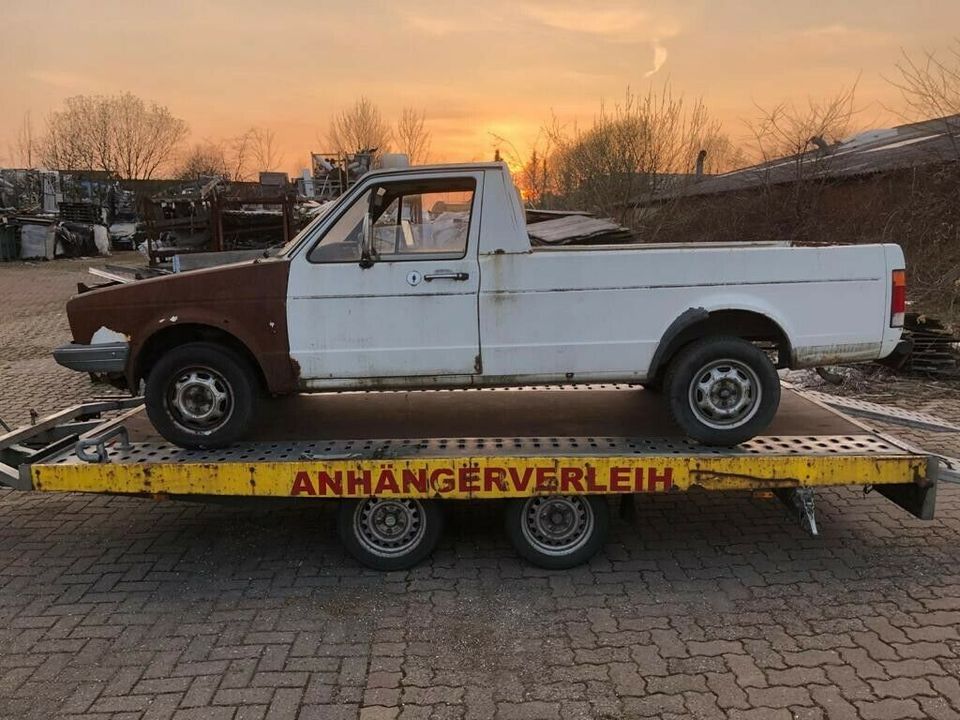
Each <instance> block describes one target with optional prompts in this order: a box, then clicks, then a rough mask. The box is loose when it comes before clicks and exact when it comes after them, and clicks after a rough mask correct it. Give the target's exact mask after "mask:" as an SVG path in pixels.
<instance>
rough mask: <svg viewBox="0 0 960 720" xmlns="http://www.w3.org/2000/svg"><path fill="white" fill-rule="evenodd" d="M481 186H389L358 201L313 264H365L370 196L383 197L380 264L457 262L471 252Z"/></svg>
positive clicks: (376, 235)
mask: <svg viewBox="0 0 960 720" xmlns="http://www.w3.org/2000/svg"><path fill="white" fill-rule="evenodd" d="M475 191H476V182H475V180H474V179H473V178H438V179H435V180H433V179H425V180H408V181H404V182H393V183H391V182H385V183H383V184H382V185H377V186H374V187H373V188H371V189H370V190H369V191H367V192H366V193H364V194H363V195H362V196H360V197H359V198H357V199H356V200H355V201H354V203H353V205H351V206H350V207H349V208H348V209H347V210H346V212H344V213H343V215H341V216H340V218H338V219H337V221H336V222H335V223H334V224H333V226H332V227H331V228H330V229H329V230H328V231H327V233H326V234H325V235H324V236H323V238H322V239H321V240H320V242H319V243H318V244H317V245H315V246H314V247H313V249H312V250H311V251H310V254H309V255H308V260H310V262H319V263H328V262H359V260H360V244H361V236H362V233H363V218H364V215H365V214H366V211H367V209H368V207H369V202H370V193H371V192H376V193H378V194H379V195H380V196H381V197H380V199H379V202H378V205H379V210H378V212H377V215H376V217H373V218H372V220H373V228H372V232H373V238H372V244H373V250H374V251H375V252H374V257H375V259H376V260H377V261H379V262H397V261H401V262H402V261H404V260H422V259H444V260H454V259H459V258H462V257H464V255H466V253H467V239H468V237H469V234H470V218H471V215H472V212H473V198H474V195H475Z"/></svg>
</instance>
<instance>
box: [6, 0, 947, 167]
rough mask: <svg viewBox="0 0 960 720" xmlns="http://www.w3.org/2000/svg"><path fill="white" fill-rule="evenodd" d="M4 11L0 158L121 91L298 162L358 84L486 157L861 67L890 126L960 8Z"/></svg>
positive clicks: (741, 3)
mask: <svg viewBox="0 0 960 720" xmlns="http://www.w3.org/2000/svg"><path fill="white" fill-rule="evenodd" d="M0 2H2V5H0V18H2V20H0V23H2V27H3V30H4V32H3V40H2V42H0V108H2V110H3V112H2V113H0V164H3V162H4V161H5V162H7V163H9V162H10V160H11V157H10V155H11V153H10V152H9V146H10V144H11V143H12V141H13V139H14V137H15V135H16V132H17V129H18V127H19V126H20V124H21V122H22V119H23V115H24V113H25V112H26V111H30V112H31V114H32V117H33V120H34V124H35V125H37V126H40V127H41V128H42V124H43V118H44V116H45V115H46V113H48V112H49V111H50V110H51V109H54V108H56V107H58V106H59V104H60V103H61V101H62V100H63V99H64V98H65V97H69V96H71V95H77V94H112V93H119V92H122V91H125V90H129V91H131V92H133V93H135V94H137V95H140V96H141V97H143V98H145V99H148V100H154V101H156V102H159V103H161V104H163V105H167V106H168V107H169V108H170V110H171V111H172V112H173V113H174V114H176V115H178V116H179V117H182V118H184V119H185V120H186V121H187V122H188V124H189V126H190V129H191V137H190V139H191V142H193V141H202V140H204V139H208V138H209V139H219V138H222V137H226V136H230V135H235V134H237V133H239V132H241V131H242V130H244V129H245V128H247V127H250V126H253V125H258V126H264V127H267V128H270V129H273V130H274V131H275V132H276V135H277V138H278V140H279V142H280V145H281V147H282V150H283V152H284V156H285V163H284V165H285V167H284V169H287V170H291V171H294V170H296V169H297V168H299V167H304V166H306V164H307V162H308V159H309V152H310V151H311V150H324V149H326V147H325V146H326V144H327V143H326V142H325V138H326V135H327V129H328V127H329V120H330V117H331V115H332V114H333V113H334V112H336V111H338V110H340V109H343V108H344V107H346V106H348V105H349V104H351V103H352V101H353V100H354V99H355V98H357V97H358V96H360V95H366V96H368V97H369V98H370V99H371V100H373V101H374V102H375V103H377V104H378V105H379V106H380V107H381V109H382V110H383V112H384V114H385V115H386V116H387V117H388V118H391V119H392V118H394V117H395V116H396V115H397V114H399V111H400V109H401V108H402V107H404V106H413V107H416V108H420V109H423V110H424V111H425V112H426V114H427V118H428V125H429V128H430V129H431V131H432V133H433V143H432V146H433V156H434V159H436V160H440V161H453V160H471V159H488V158H490V157H491V156H492V153H493V145H494V141H493V140H492V137H491V134H498V135H502V136H505V137H508V138H510V139H511V140H512V141H513V142H514V143H515V144H516V145H517V146H518V147H519V148H520V149H521V151H526V149H527V148H528V147H529V146H530V144H531V143H532V142H533V141H534V139H535V138H536V136H537V132H538V129H539V128H540V127H541V125H542V124H543V123H544V122H545V121H546V120H548V119H549V118H550V116H551V113H553V114H555V115H556V116H558V117H559V118H560V119H562V120H564V121H568V122H572V121H574V120H577V119H579V120H580V121H581V122H589V119H590V117H591V116H592V115H593V114H594V113H595V112H596V111H597V109H598V108H599V106H600V103H601V101H602V100H604V99H606V100H607V101H608V102H614V101H616V100H617V99H618V98H620V97H622V96H623V94H624V90H625V88H626V87H627V86H628V85H630V86H632V87H633V88H634V89H635V90H640V91H642V90H644V89H645V88H646V87H647V84H648V83H650V82H656V83H662V82H663V81H665V80H666V79H668V78H669V80H670V82H671V83H672V85H673V87H674V90H675V91H680V92H683V93H685V94H686V95H688V96H689V95H702V96H703V98H704V100H705V101H706V103H707V105H708V107H709V108H710V110H711V111H712V113H713V114H714V115H715V116H717V117H719V118H720V119H721V120H722V121H723V123H724V127H725V130H726V131H727V132H728V133H729V134H730V135H731V136H732V137H734V138H739V137H741V136H743V134H744V128H743V126H742V124H741V119H742V118H745V117H750V116H751V115H754V114H755V112H756V111H755V109H754V104H755V103H759V104H761V105H763V104H771V103H774V102H778V101H781V100H803V99H804V98H805V97H807V96H809V95H829V94H832V93H834V92H836V91H837V90H838V89H839V88H841V87H842V86H843V85H848V84H850V83H851V82H852V81H854V80H855V79H856V78H857V76H858V74H859V75H860V84H859V90H858V103H857V104H858V106H859V107H861V108H863V113H862V115H861V121H862V122H863V123H866V124H868V125H876V124H890V123H891V121H892V118H891V116H890V114H889V113H888V112H887V111H885V110H884V105H887V106H892V105H895V104H896V103H897V100H898V97H897V93H896V91H895V90H893V89H892V88H891V87H890V86H889V84H888V83H886V81H885V80H884V76H887V77H891V76H893V74H894V72H895V67H894V66H895V63H896V61H897V59H898V55H899V53H900V48H904V49H907V50H910V51H920V50H922V49H924V48H928V49H937V48H945V47H946V46H947V45H948V44H949V43H950V42H951V40H952V36H953V35H955V34H960V1H958V0H896V1H894V0H834V1H832V2H825V1H822V0H808V1H807V2H784V1H783V0H712V1H708V0H699V1H697V0H674V1H673V2H641V1H637V2H606V3H600V2H597V3H586V2H568V1H567V0H546V1H543V2H541V1H540V0H512V1H511V0H482V1H473V2H457V0H446V1H443V2H434V1H427V2H408V3H393V2H374V1H367V0H351V1H349V2H331V1H326V2H324V0H304V1H302V2H301V1H300V0H272V1H268V0H257V1H255V2H248V1H247V0H233V1H231V2H218V1H216V0H206V1H205V2H188V1H186V0H184V1H180V0H165V1H164V2H150V1H149V0H137V1H136V2H130V1H129V0H127V1H125V2H111V1H107V0H85V1H84V2H68V1H56V2H54V1H49V2H44V1H43V0H28V1H24V2H20V1H19V0H0ZM590 6H595V9H590V10H587V9H585V8H587V7H590Z"/></svg>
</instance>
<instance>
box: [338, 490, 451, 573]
mask: <svg viewBox="0 0 960 720" xmlns="http://www.w3.org/2000/svg"><path fill="white" fill-rule="evenodd" d="M337 530H338V532H339V533H340V540H341V541H342V542H343V545H344V547H345V548H346V549H347V551H348V552H349V553H350V554H351V555H353V557H354V558H356V559H357V560H358V561H360V562H361V563H363V564H364V565H366V566H367V567H370V568H373V569H374V570H406V569H408V568H411V567H413V566H414V565H416V564H417V563H419V562H420V561H421V560H424V559H425V558H427V556H429V555H430V553H432V552H433V551H434V549H435V548H436V547H437V543H438V542H440V534H441V532H442V530H443V512H442V511H441V509H440V506H439V504H438V503H437V501H436V500H414V499H410V498H363V499H361V500H344V501H342V502H341V503H340V511H339V514H338V517H337Z"/></svg>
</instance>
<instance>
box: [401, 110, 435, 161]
mask: <svg viewBox="0 0 960 720" xmlns="http://www.w3.org/2000/svg"><path fill="white" fill-rule="evenodd" d="M426 119H427V116H426V113H425V112H424V111H423V110H416V109H414V108H409V107H406V108H404V109H403V111H402V112H401V113H400V119H399V120H398V121H397V129H396V130H395V131H394V136H395V137H396V140H397V145H398V146H399V147H398V149H399V151H400V152H402V153H406V155H407V157H408V158H410V164H411V165H422V164H424V163H426V162H427V158H428V157H429V155H430V140H431V139H430V131H429V130H428V129H427V128H426Z"/></svg>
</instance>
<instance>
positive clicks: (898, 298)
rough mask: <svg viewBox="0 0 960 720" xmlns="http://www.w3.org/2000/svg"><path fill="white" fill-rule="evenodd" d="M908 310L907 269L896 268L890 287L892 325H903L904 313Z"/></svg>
mask: <svg viewBox="0 0 960 720" xmlns="http://www.w3.org/2000/svg"><path fill="white" fill-rule="evenodd" d="M906 311H907V273H906V271H905V270H894V271H893V284H892V285H891V288H890V327H903V315H904V313H905V312H906Z"/></svg>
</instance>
